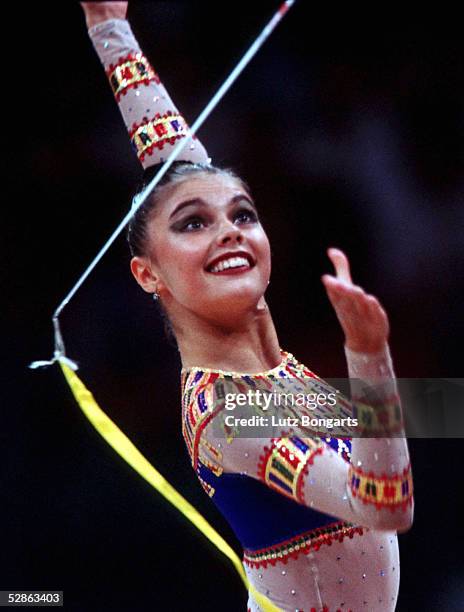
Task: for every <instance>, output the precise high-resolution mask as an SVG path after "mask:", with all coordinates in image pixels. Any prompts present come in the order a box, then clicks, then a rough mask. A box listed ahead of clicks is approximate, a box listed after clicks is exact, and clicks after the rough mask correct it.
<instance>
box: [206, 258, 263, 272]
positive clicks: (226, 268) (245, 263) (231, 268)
mask: <svg viewBox="0 0 464 612" xmlns="http://www.w3.org/2000/svg"><path fill="white" fill-rule="evenodd" d="M253 266H254V263H252V262H251V261H249V260H248V259H247V258H246V257H242V256H241V255H240V256H238V257H229V258H228V259H223V260H222V261H219V262H218V263H217V264H214V265H211V266H208V268H207V271H208V272H210V273H211V274H237V273H238V272H245V271H247V270H251V268H253Z"/></svg>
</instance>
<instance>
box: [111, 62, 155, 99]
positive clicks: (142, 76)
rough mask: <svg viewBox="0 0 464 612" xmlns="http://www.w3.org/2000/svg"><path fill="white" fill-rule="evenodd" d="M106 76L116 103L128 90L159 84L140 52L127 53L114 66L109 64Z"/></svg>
mask: <svg viewBox="0 0 464 612" xmlns="http://www.w3.org/2000/svg"><path fill="white" fill-rule="evenodd" d="M106 74H107V76H108V79H109V81H110V84H111V89H112V90H113V93H114V95H115V97H116V100H117V101H118V102H119V99H120V98H121V96H122V95H123V96H125V95H126V93H127V91H128V90H129V89H132V88H137V87H138V86H139V85H142V84H143V85H148V84H149V83H151V82H154V83H157V84H159V82H160V79H159V77H158V75H157V74H156V72H155V71H154V70H153V68H152V67H151V66H150V63H149V61H148V60H147V58H146V57H145V55H144V54H143V53H141V52H138V53H129V55H126V56H125V57H121V58H120V60H119V62H118V63H117V64H116V65H115V64H110V67H109V69H108V70H107V72H106Z"/></svg>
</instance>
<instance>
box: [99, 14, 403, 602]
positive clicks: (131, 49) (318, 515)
mask: <svg viewBox="0 0 464 612" xmlns="http://www.w3.org/2000/svg"><path fill="white" fill-rule="evenodd" d="M89 34H90V36H91V39H92V41H93V44H94V47H95V50H96V51H97V53H98V55H99V57H100V59H101V61H102V63H103V65H104V67H105V70H106V72H107V75H108V78H109V80H110V83H111V87H112V89H113V92H114V94H115V97H116V99H117V101H118V104H119V108H120V110H121V113H122V115H123V117H124V120H125V123H126V126H127V129H128V130H129V133H130V136H131V142H132V145H133V147H134V150H135V151H136V153H137V155H138V156H139V159H140V160H141V161H142V162H143V161H144V159H145V158H146V156H150V154H151V152H152V151H153V150H154V148H156V147H159V148H161V147H164V148H163V151H164V150H165V149H166V150H169V147H171V146H173V143H175V142H176V138H177V136H178V134H180V133H181V132H182V129H183V128H182V126H183V123H182V121H183V120H182V118H181V117H180V116H178V115H177V114H174V115H173V114H172V112H171V111H170V110H169V109H171V108H173V103H172V100H171V99H170V98H169V95H168V93H167V92H166V90H165V89H164V87H163V85H162V84H161V83H160V82H159V79H158V76H157V75H156V73H155V72H154V71H153V69H152V68H151V66H150V65H149V63H148V61H147V59H146V58H145V57H144V56H143V54H142V52H141V50H140V47H139V45H138V43H137V41H136V40H135V38H134V36H133V33H132V30H131V28H130V25H129V24H128V22H127V21H125V20H121V19H112V20H108V21H106V22H103V23H101V24H98V25H96V26H94V27H93V28H91V29H90V30H89ZM161 103H162V104H161ZM154 104H155V105H158V106H159V104H161V110H160V111H159V112H157V113H156V114H155V115H154V116H153V113H154V110H153V108H152V107H153V105H154ZM174 108H175V107H174ZM166 109H168V110H166ZM160 113H161V114H160ZM192 147H193V148H194V150H193V151H191V155H192V156H193V157H192V159H194V158H195V155H198V158H199V159H200V160H201V159H203V158H204V151H203V150H202V147H201V145H200V144H199V143H196V144H195V145H192ZM166 154H167V153H166ZM145 161H146V159H145ZM345 352H346V356H347V363H348V370H349V375H350V377H351V378H352V379H356V378H359V379H362V380H364V381H366V382H368V383H374V384H375V383H377V382H385V381H386V382H387V383H388V384H387V385H386V387H385V389H386V391H385V395H384V396H381V397H380V405H378V406H376V410H377V412H378V414H379V415H383V417H386V418H387V420H388V418H390V417H392V415H393V417H394V418H395V419H396V420H401V408H400V406H399V401H398V398H397V396H396V386H395V378H394V373H393V368H392V362H391V358H390V354H389V350H388V346H387V347H386V348H385V351H383V352H382V353H381V354H378V355H369V356H366V355H361V354H357V353H353V352H352V351H349V350H348V349H347V348H345ZM281 356H282V361H281V363H280V364H279V365H278V366H276V367H275V368H273V369H272V370H268V371H266V372H262V373H261V374H248V375H247V374H236V373H226V372H221V371H218V370H213V369H208V368H202V367H200V368H191V369H189V370H183V371H182V399H183V406H182V410H183V434H184V438H185V441H186V444H187V448H188V451H189V453H190V457H191V459H192V465H193V467H194V469H195V471H196V474H197V476H198V478H199V480H200V482H201V484H202V486H203V488H204V489H205V491H206V492H207V493H208V495H209V496H210V497H211V499H212V501H213V502H214V503H216V505H217V506H218V508H219V510H220V511H221V512H222V513H223V514H224V516H225V517H226V518H227V520H228V521H229V522H230V524H231V526H232V528H233V529H234V530H235V532H236V533H237V536H238V538H239V539H240V541H241V543H242V545H243V548H244V557H243V563H244V567H245V571H246V572H247V574H248V576H249V579H250V581H251V582H252V583H253V584H254V585H255V587H256V589H257V590H258V591H260V592H262V593H264V594H266V595H267V596H268V597H269V599H271V600H272V601H273V602H274V603H275V604H276V605H277V606H278V607H279V608H281V609H282V610H292V611H294V610H300V611H304V612H310V611H317V612H320V611H322V610H323V611H324V612H329V611H330V612H335V611H340V612H348V611H349V610H351V611H352V612H355V611H356V612H357V611H358V610H361V611H369V612H378V611H392V610H394V608H395V602H396V599H397V595H398V587H399V551H398V540H397V536H396V530H397V529H406V528H407V527H409V526H410V524H411V521H412V516H413V495H412V480H411V470H410V463H409V454H408V447H407V442H406V439H405V438H401V437H396V438H391V439H388V438H372V439H369V438H364V439H354V438H353V439H352V440H351V441H350V440H344V441H342V440H340V439H337V438H331V439H327V438H321V437H302V436H301V435H291V432H290V431H288V429H287V430H285V431H275V432H273V435H272V437H269V439H263V438H242V437H240V436H238V435H235V436H234V435H231V436H229V437H228V438H227V440H226V439H223V438H218V437H217V435H216V433H215V432H216V431H217V430H215V426H216V425H218V423H219V424H220V420H221V418H222V413H221V411H216V412H214V410H211V409H212V407H213V406H212V401H211V398H212V389H213V388H214V384H215V381H217V380H218V379H220V378H221V377H227V376H229V377H231V376H232V377H234V378H237V379H239V380H240V381H241V382H240V384H243V385H244V387H249V388H252V387H253V385H254V383H256V382H257V381H260V382H264V383H269V384H270V385H275V384H276V381H277V382H280V384H283V385H284V386H285V385H290V386H292V385H296V384H298V385H301V386H303V387H305V385H310V383H311V381H314V380H315V379H316V378H317V377H316V375H315V374H314V373H313V372H311V371H310V370H309V369H308V368H306V367H305V366H303V365H302V364H300V363H299V362H298V361H297V360H296V359H295V357H293V355H291V354H290V353H287V352H285V351H281ZM389 387H390V388H389ZM388 389H389V390H388ZM358 392H359V389H358V390H357V389H356V388H354V387H353V384H352V397H355V395H356V393H358ZM382 402H383V405H382ZM218 605H220V603H218ZM248 608H249V610H252V611H253V612H255V611H257V610H258V609H259V608H258V607H257V605H256V603H255V602H254V600H253V598H252V597H250V598H249V601H248Z"/></svg>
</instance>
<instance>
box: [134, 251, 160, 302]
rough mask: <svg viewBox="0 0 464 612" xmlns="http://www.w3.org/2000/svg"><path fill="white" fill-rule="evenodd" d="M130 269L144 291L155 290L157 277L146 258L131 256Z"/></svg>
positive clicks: (151, 291) (150, 291)
mask: <svg viewBox="0 0 464 612" xmlns="http://www.w3.org/2000/svg"><path fill="white" fill-rule="evenodd" d="M130 269H131V272H132V274H133V276H134V278H135V280H136V281H137V282H138V284H139V285H140V286H141V287H142V289H143V290H144V291H146V292H147V293H154V292H155V291H156V290H157V284H158V281H159V277H158V275H157V274H156V272H155V271H154V270H153V267H152V264H151V263H150V261H149V260H148V258H146V257H133V258H132V259H131V262H130Z"/></svg>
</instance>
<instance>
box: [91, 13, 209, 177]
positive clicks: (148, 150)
mask: <svg viewBox="0 0 464 612" xmlns="http://www.w3.org/2000/svg"><path fill="white" fill-rule="evenodd" d="M89 36H90V38H91V40H92V43H93V46H94V48H95V51H96V52H97V54H98V56H99V58H100V61H101V63H102V64H103V66H104V68H105V72H106V75H107V77H108V80H109V83H110V85H111V88H112V90H113V93H114V96H115V98H116V101H117V103H118V105H119V109H120V111H121V114H122V116H123V118H124V122H125V125H126V128H127V131H128V132H129V137H130V140H131V143H132V146H133V148H134V150H135V151H136V153H137V156H138V158H139V160H140V162H141V163H142V165H144V167H148V166H150V165H153V164H154V163H158V162H161V161H164V160H165V159H166V158H167V157H168V156H169V154H170V153H171V151H172V149H173V148H174V146H175V145H176V144H177V140H179V139H181V138H183V137H185V136H186V135H187V133H188V125H187V123H186V122H185V119H184V118H183V117H182V115H181V114H180V113H179V111H178V109H177V108H176V106H175V104H174V102H173V100H172V99H171V97H170V96H169V94H168V92H167V91H166V88H165V87H164V85H163V84H162V83H161V82H160V79H159V77H158V75H157V74H156V72H155V70H154V69H153V68H152V66H151V65H150V63H149V61H148V59H147V58H146V57H145V55H144V54H143V52H142V50H141V48H140V45H139V44H138V42H137V40H136V38H135V36H134V34H133V32H132V29H131V27H130V24H129V22H128V21H127V20H125V19H114V18H113V19H109V20H106V21H103V22H100V23H97V24H96V25H94V26H92V27H91V28H90V29H89ZM182 159H183V160H185V161H192V162H203V163H204V162H206V161H207V159H208V156H207V153H206V151H205V149H204V148H203V146H202V145H201V143H200V142H199V141H198V140H197V139H193V140H192V141H191V143H190V144H189V145H187V146H186V147H185V149H184V151H182Z"/></svg>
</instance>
